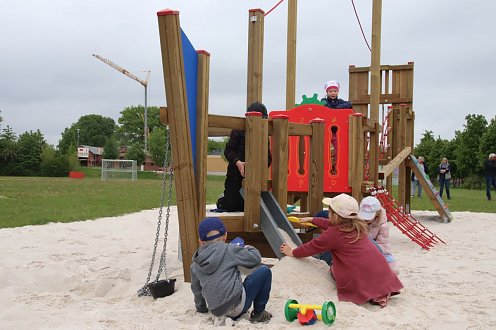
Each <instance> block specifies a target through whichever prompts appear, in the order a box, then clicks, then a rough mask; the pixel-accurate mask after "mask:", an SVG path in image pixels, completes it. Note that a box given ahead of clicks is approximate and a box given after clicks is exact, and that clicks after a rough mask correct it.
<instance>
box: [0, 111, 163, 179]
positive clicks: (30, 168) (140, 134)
mask: <svg viewBox="0 0 496 330" xmlns="http://www.w3.org/2000/svg"><path fill="white" fill-rule="evenodd" d="M147 112H148V113H147V114H148V120H147V122H148V131H149V135H148V155H149V156H150V157H151V159H152V160H153V162H154V163H155V164H164V161H165V143H166V140H165V139H166V132H167V131H166V128H165V127H164V126H162V125H160V114H159V112H160V111H159V108H158V107H148V109H147ZM143 118H144V107H143V106H131V107H127V108H125V109H124V110H122V111H121V112H120V117H119V118H118V124H117V123H116V122H115V121H114V120H113V119H112V118H109V117H104V116H101V115H96V114H91V115H85V116H82V117H80V118H79V120H78V121H77V122H75V123H73V124H72V125H71V126H70V127H66V128H65V129H64V131H63V132H62V134H61V138H60V140H59V142H58V144H57V146H56V147H54V146H52V145H50V144H48V143H47V142H46V140H45V138H44V136H43V134H42V132H40V131H39V130H37V131H36V132H33V131H29V132H24V133H22V134H20V135H19V136H17V135H16V134H15V132H14V131H13V129H12V127H10V126H9V125H7V126H6V127H5V128H2V130H1V133H0V175H19V176H66V175H67V174H68V172H69V171H71V170H72V169H73V168H74V167H76V166H77V165H78V159H77V146H78V145H89V146H94V147H103V157H104V158H108V159H117V158H118V157H119V147H120V146H126V147H128V151H127V154H126V158H127V159H133V160H136V161H137V163H138V164H141V163H143V161H144V160H145V157H146V155H145V151H144V124H143V123H144V119H143ZM2 122H3V118H2V117H1V116H0V125H1V124H2Z"/></svg>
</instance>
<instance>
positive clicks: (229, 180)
mask: <svg viewBox="0 0 496 330" xmlns="http://www.w3.org/2000/svg"><path fill="white" fill-rule="evenodd" d="M241 187H243V178H239V177H234V176H228V177H226V181H225V182H224V196H223V197H221V198H219V200H218V201H217V208H218V209H223V210H226V211H227V212H236V211H244V209H245V201H244V199H243V196H241V194H240V193H239V190H240V189H241Z"/></svg>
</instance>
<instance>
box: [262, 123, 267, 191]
mask: <svg viewBox="0 0 496 330" xmlns="http://www.w3.org/2000/svg"><path fill="white" fill-rule="evenodd" d="M260 149H261V153H262V154H261V156H262V161H261V164H262V165H261V167H260V169H261V171H262V174H261V176H260V186H261V191H268V190H269V168H268V166H267V165H268V164H269V121H268V120H267V119H262V145H261V146H260Z"/></svg>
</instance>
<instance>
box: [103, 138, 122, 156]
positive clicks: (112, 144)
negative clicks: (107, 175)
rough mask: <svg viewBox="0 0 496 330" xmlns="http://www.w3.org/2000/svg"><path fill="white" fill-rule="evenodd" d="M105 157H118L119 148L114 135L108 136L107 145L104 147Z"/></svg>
mask: <svg viewBox="0 0 496 330" xmlns="http://www.w3.org/2000/svg"><path fill="white" fill-rule="evenodd" d="M103 158H105V159H118V158H119V148H118V146H117V142H116V141H115V139H114V138H113V137H111V138H108V139H107V142H106V143H105V146H104V147H103Z"/></svg>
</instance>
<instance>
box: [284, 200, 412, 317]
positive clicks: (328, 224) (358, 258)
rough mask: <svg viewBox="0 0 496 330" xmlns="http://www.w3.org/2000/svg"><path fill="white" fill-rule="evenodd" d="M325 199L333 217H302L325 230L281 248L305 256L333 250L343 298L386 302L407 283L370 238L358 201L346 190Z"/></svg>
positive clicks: (336, 278)
mask: <svg viewBox="0 0 496 330" xmlns="http://www.w3.org/2000/svg"><path fill="white" fill-rule="evenodd" d="M322 202H323V203H324V204H326V205H329V219H325V218H301V219H300V222H302V223H303V224H304V223H308V222H310V223H312V224H314V225H316V226H318V227H319V228H321V229H322V230H323V232H322V234H321V235H320V236H318V237H316V238H314V239H313V240H311V241H309V242H307V243H305V244H303V245H301V246H299V247H297V248H295V249H292V248H291V247H290V246H288V245H287V244H285V243H283V244H282V245H281V252H282V253H284V254H285V255H287V256H292V257H296V258H303V257H309V256H312V255H315V254H318V253H322V252H325V251H330V252H331V253H332V256H333V264H332V266H331V268H330V271H331V275H332V277H333V278H334V279H335V281H336V289H337V294H338V298H339V300H343V301H350V302H353V303H355V304H363V303H366V302H371V303H375V304H378V305H380V306H381V307H384V306H386V305H387V302H388V300H389V298H390V297H391V295H395V294H398V293H399V290H400V289H401V288H403V285H402V284H401V282H400V280H399V279H398V277H397V276H396V274H395V273H394V272H392V271H391V269H390V268H389V267H388V264H387V261H386V259H385V258H384V256H383V255H382V253H381V252H380V251H379V250H378V249H377V248H375V247H374V245H373V243H372V242H371V241H370V240H369V239H368V237H367V224H366V223H365V222H364V221H363V220H361V219H359V218H358V217H357V215H358V211H359V208H358V202H357V201H356V200H355V199H354V198H353V197H351V196H349V195H346V194H341V195H338V196H336V197H334V198H324V199H323V200H322Z"/></svg>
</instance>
